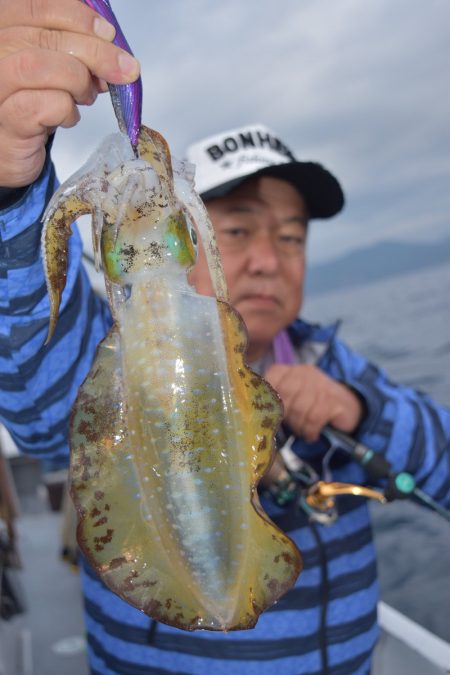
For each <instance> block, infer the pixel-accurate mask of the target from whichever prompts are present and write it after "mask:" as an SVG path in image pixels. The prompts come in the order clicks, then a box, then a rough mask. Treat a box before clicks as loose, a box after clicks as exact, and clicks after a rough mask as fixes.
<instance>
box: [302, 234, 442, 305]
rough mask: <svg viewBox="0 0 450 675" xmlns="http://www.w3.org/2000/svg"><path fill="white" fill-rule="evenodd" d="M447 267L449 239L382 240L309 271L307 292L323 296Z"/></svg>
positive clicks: (318, 265) (313, 267) (313, 266)
mask: <svg viewBox="0 0 450 675" xmlns="http://www.w3.org/2000/svg"><path fill="white" fill-rule="evenodd" d="M445 262H448V263H449V264H450V239H442V240H440V241H437V242H435V243H432V244H425V243H424V244H422V243H404V242H395V241H383V242H380V243H379V244H375V245H374V246H369V247H365V248H360V249H358V250H356V251H351V252H350V253H347V254H345V255H343V256H342V257H340V258H336V259H334V260H330V261H328V262H325V263H320V264H317V265H312V266H311V267H310V268H309V269H308V276H307V289H308V293H309V294H310V295H311V294H314V293H324V292H326V291H331V290H337V289H340V288H346V287H348V286H354V285H355V284H359V285H361V284H365V283H370V282H372V281H377V280H379V279H383V278H385V277H393V276H397V275H400V274H406V273H407V272H413V271H414V270H418V269H422V268H424V267H429V266H430V265H440V264H442V263H445Z"/></svg>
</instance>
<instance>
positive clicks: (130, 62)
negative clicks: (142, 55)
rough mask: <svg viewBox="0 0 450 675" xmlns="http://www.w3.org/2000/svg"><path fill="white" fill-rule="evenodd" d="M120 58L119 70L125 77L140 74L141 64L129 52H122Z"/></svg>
mask: <svg viewBox="0 0 450 675" xmlns="http://www.w3.org/2000/svg"><path fill="white" fill-rule="evenodd" d="M118 58H119V68H120V71H121V72H122V74H123V75H127V77H130V76H133V75H138V74H139V63H138V61H136V59H135V58H134V57H133V56H131V54H128V52H121V53H120V54H119V57H118Z"/></svg>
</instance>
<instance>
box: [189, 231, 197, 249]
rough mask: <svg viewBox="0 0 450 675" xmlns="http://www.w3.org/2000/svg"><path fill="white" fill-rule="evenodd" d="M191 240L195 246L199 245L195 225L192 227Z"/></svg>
mask: <svg viewBox="0 0 450 675" xmlns="http://www.w3.org/2000/svg"><path fill="white" fill-rule="evenodd" d="M190 235H191V240H192V243H193V244H194V246H197V232H196V231H195V229H194V228H193V227H191V229H190Z"/></svg>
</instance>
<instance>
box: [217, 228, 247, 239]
mask: <svg viewBox="0 0 450 675" xmlns="http://www.w3.org/2000/svg"><path fill="white" fill-rule="evenodd" d="M221 234H223V235H225V236H229V237H245V235H246V234H247V230H246V229H245V228H244V227H229V228H227V229H226V230H222V232H221Z"/></svg>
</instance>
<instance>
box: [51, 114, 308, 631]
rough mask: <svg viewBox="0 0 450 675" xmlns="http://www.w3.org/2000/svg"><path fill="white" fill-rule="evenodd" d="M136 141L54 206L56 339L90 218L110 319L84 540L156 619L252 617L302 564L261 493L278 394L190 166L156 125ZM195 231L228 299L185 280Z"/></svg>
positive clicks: (97, 387) (115, 142)
mask: <svg viewBox="0 0 450 675" xmlns="http://www.w3.org/2000/svg"><path fill="white" fill-rule="evenodd" d="M135 150H136V148H135V149H133V147H132V145H131V144H130V142H129V139H128V138H127V136H126V135H125V134H120V133H119V134H115V135H113V136H110V137H109V138H107V139H106V140H105V141H104V142H103V144H102V145H101V147H100V148H99V149H98V150H97V152H96V153H95V154H94V155H93V157H92V158H91V160H89V161H88V163H87V164H86V165H85V166H84V167H83V168H82V169H80V170H79V171H78V172H77V173H76V174H75V175H74V176H73V177H72V178H71V179H69V180H68V181H67V182H66V183H65V184H63V185H62V186H61V188H60V189H59V190H58V192H57V193H56V194H55V195H54V197H53V198H52V200H51V202H50V204H49V206H48V208H47V211H46V213H45V214H44V231H43V252H44V259H45V266H46V273H47V282H48V289H49V296H50V305H51V319H50V330H49V338H50V336H51V334H52V333H53V330H54V328H55V325H56V321H57V315H58V308H59V304H60V301H61V294H62V292H63V289H64V285H65V273H66V267H67V241H68V237H69V235H70V232H71V230H70V226H71V223H72V222H73V221H74V220H75V218H77V217H78V216H79V215H82V214H86V213H90V214H91V215H92V222H93V226H92V230H93V240H94V251H95V255H96V259H97V261H100V260H101V263H102V265H103V270H104V275H105V281H106V288H107V295H108V299H109V303H110V306H111V311H112V315H113V319H114V324H113V327H112V329H111V330H110V332H109V334H108V335H107V337H106V338H105V339H104V340H103V342H102V343H101V344H100V345H99V347H98V350H97V354H96V357H95V361H94V364H93V366H92V369H91V371H90V373H89V375H88V377H87V378H86V380H85V382H84V383H83V385H82V386H81V388H80V391H79V394H78V397H77V399H76V402H75V405H74V408H73V413H72V419H71V429H70V445H71V469H70V483H71V492H72V496H73V499H74V501H75V504H76V507H77V511H78V517H79V524H78V541H79V544H80V547H81V549H82V550H83V552H84V554H85V555H86V556H87V558H88V559H89V561H90V562H91V564H92V565H93V567H94V568H95V569H96V570H97V571H98V573H99V575H100V577H101V578H102V579H103V581H104V582H105V583H106V584H107V585H108V586H109V587H110V588H111V589H112V590H113V591H115V592H116V593H117V594H118V595H120V596H121V597H122V598H124V599H125V600H126V601H128V602H129V603H131V604H132V605H134V606H135V607H137V608H139V609H141V610H142V611H144V612H145V613H147V614H148V615H150V616H152V617H153V618H155V619H157V620H158V621H162V622H164V623H168V624H171V625H173V626H177V627H179V628H182V629H186V630H194V629H199V628H203V629H210V630H233V629H244V628H251V627H252V626H254V625H255V623H256V621H257V619H258V616H259V615H260V613H261V612H262V611H263V610H264V609H266V608H267V607H269V606H270V605H272V604H273V603H274V602H276V601H277V599H278V598H279V597H280V596H281V595H282V594H283V593H284V592H285V591H286V590H287V589H288V588H290V587H291V586H292V584H293V583H294V582H295V579H296V578H297V576H298V574H299V572H300V569H301V558H300V554H299V552H298V550H297V548H296V547H295V545H294V544H293V543H292V542H291V540H290V539H289V538H288V537H287V536H286V535H285V534H284V533H283V532H281V531H280V530H279V529H278V528H277V527H276V526H275V525H274V524H273V523H272V522H271V521H270V519H269V518H268V516H267V515H266V514H265V512H264V511H263V510H262V508H261V506H260V503H259V500H258V496H257V491H256V486H257V483H258V481H259V479H260V478H261V476H262V475H263V474H264V472H265V471H266V469H267V468H268V466H269V464H270V461H271V454H272V450H273V437H274V432H275V430H276V427H277V425H278V424H279V422H280V419H281V404H280V402H279V399H278V397H277V396H276V394H275V393H274V391H273V390H272V389H271V388H270V387H269V385H268V384H267V383H266V382H265V381H264V380H263V379H261V378H260V377H259V376H257V375H255V374H254V373H253V372H252V371H251V370H250V369H249V368H248V367H247V366H246V365H245V363H244V356H245V348H246V333H245V330H244V327H243V324H242V321H241V319H240V317H239V316H238V315H237V314H236V312H235V311H234V310H233V309H232V308H231V306H230V305H229V304H228V303H227V302H226V288H225V284H224V280H223V273H222V271H221V267H220V260H219V257H218V253H217V247H216V245H215V242H214V238H213V234H212V228H211V225H210V223H209V221H208V219H207V215H206V211H205V209H204V207H203V205H202V203H201V201H200V199H199V197H198V196H197V195H196V193H195V192H194V190H193V186H192V181H191V180H190V178H191V176H190V171H191V168H190V167H189V166H188V167H185V166H184V165H183V164H181V163H178V164H176V165H175V163H174V164H173V166H172V161H171V157H170V152H169V149H168V147H167V144H166V142H165V141H164V139H163V138H162V137H161V136H160V135H159V134H158V133H157V132H155V131H152V130H150V129H147V128H146V127H144V126H141V128H140V132H139V139H138V143H137V151H138V152H137V157H136V152H135ZM174 168H175V170H174ZM198 233H200V235H201V236H202V239H203V244H204V248H205V251H206V254H207V257H208V260H209V264H210V272H211V277H212V278H213V280H214V283H215V287H216V292H217V297H206V296H202V295H199V294H198V293H197V292H196V291H195V290H194V288H192V287H191V286H190V285H189V283H188V280H187V272H188V271H189V269H190V267H191V266H192V265H194V263H195V260H196V250H197V234H198Z"/></svg>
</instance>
